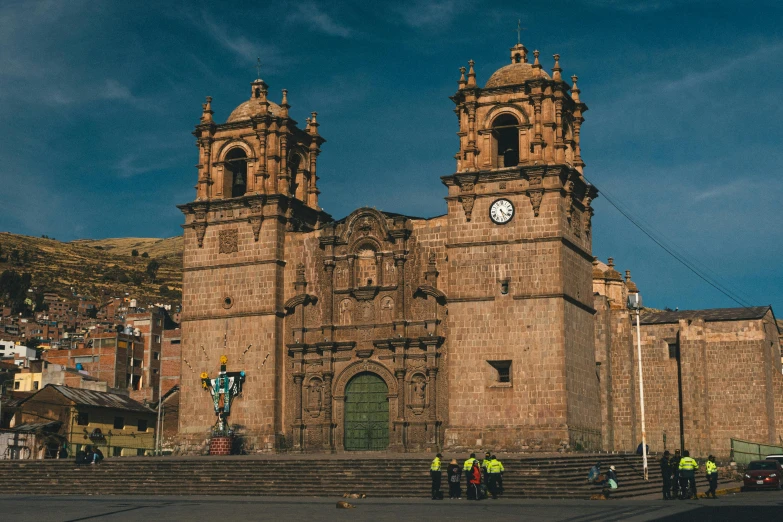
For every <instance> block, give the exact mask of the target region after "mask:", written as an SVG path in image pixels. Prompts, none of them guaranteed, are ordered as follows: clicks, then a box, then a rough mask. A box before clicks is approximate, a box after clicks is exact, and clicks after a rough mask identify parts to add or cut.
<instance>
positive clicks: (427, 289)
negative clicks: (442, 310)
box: [413, 285, 447, 305]
mask: <svg viewBox="0 0 783 522" xmlns="http://www.w3.org/2000/svg"><path fill="white" fill-rule="evenodd" d="M427 296H430V297H434V298H435V300H436V301H437V302H438V304H441V305H445V304H446V301H447V298H446V294H444V293H443V292H441V291H440V290H438V289H437V288H435V287H434V286H431V285H421V286H420V287H418V288H417V289H416V291H415V292H414V293H413V297H424V298H426V297H427Z"/></svg>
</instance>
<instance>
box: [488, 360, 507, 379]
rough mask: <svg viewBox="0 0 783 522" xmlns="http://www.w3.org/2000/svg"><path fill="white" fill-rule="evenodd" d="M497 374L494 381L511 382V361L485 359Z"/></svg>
mask: <svg viewBox="0 0 783 522" xmlns="http://www.w3.org/2000/svg"><path fill="white" fill-rule="evenodd" d="M487 362H488V363H489V364H490V366H492V367H493V368H494V369H495V371H496V372H497V374H496V375H495V382H496V383H499V384H511V361H487Z"/></svg>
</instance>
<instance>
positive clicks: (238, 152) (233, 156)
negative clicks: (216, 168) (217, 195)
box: [223, 148, 247, 198]
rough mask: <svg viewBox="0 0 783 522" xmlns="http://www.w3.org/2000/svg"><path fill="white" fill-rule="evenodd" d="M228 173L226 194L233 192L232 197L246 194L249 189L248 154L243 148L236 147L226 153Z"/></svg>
mask: <svg viewBox="0 0 783 522" xmlns="http://www.w3.org/2000/svg"><path fill="white" fill-rule="evenodd" d="M225 162H226V167H225V169H226V174H225V181H226V185H227V186H225V187H224V191H223V193H224V194H231V197H232V198H238V197H241V196H244V195H245V192H246V191H247V154H246V153H245V151H244V150H243V149H241V148H235V149H231V150H230V151H228V154H226V159H225Z"/></svg>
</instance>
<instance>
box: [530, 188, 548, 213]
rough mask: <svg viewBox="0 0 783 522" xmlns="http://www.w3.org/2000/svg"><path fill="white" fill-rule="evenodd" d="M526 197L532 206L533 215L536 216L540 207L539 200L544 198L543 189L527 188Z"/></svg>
mask: <svg viewBox="0 0 783 522" xmlns="http://www.w3.org/2000/svg"><path fill="white" fill-rule="evenodd" d="M527 197H529V198H530V204H531V205H532V206H533V215H534V216H536V217H538V211H539V209H540V208H541V200H542V199H543V198H544V191H543V190H528V191H527Z"/></svg>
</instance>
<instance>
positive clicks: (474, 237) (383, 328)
mask: <svg viewBox="0 0 783 522" xmlns="http://www.w3.org/2000/svg"><path fill="white" fill-rule="evenodd" d="M509 62H510V63H508V64H507V65H505V66H504V67H501V68H500V69H498V70H497V71H496V72H495V73H494V74H492V76H491V77H490V78H489V79H488V80H487V81H486V83H485V84H484V86H483V87H481V86H480V85H479V83H478V81H477V78H476V74H475V71H474V67H473V65H474V64H473V62H472V61H470V62H468V65H469V66H468V67H467V68H462V69H461V72H462V75H461V77H460V79H459V81H458V87H457V91H456V93H455V94H454V95H453V96H452V97H451V100H452V101H453V102H454V112H455V114H456V116H457V119H458V122H459V132H458V133H457V136H458V140H455V141H458V144H457V143H455V146H456V145H458V152H457V154H456V156H455V158H456V169H455V171H454V172H453V173H451V174H449V175H445V176H442V177H441V180H442V182H443V184H444V185H445V188H446V190H445V191H444V193H445V199H446V206H447V213H446V214H445V215H442V216H438V217H434V218H431V219H421V218H414V217H410V216H405V215H401V214H395V213H390V212H381V211H378V210H375V209H372V208H359V209H357V210H356V211H354V212H353V213H351V214H350V215H348V216H347V217H345V218H343V219H340V220H335V219H333V218H332V216H330V215H329V214H327V213H326V212H324V211H323V210H322V209H321V207H320V206H319V203H318V196H319V192H320V191H319V189H318V179H319V174H318V169H317V167H318V156H319V155H320V154H321V148H322V146H323V145H324V143H325V140H324V138H323V137H321V133H320V131H319V123H318V120H317V115H316V113H315V112H313V113H312V115H311V117H310V118H308V119H307V120H306V121H305V122H304V124H303V125H301V124H299V123H298V122H296V121H294V120H293V119H292V118H291V117H290V115H289V108H290V106H289V104H288V100H287V92H286V91H285V90H283V91H282V96H281V98H279V99H280V102H279V103H276V102H273V101H272V100H271V99H270V98H271V96H270V93H269V87H268V85H267V84H266V83H265V82H264V81H263V80H261V79H257V80H256V81H254V82H252V84H251V85H250V93H249V94H250V96H249V99H248V100H247V101H245V102H244V103H242V104H241V105H239V106H238V107H237V108H236V109H234V111H233V112H232V113H231V115H230V116H229V117H228V120H227V121H226V122H225V123H218V122H215V121H214V120H213V117H212V115H213V111H212V109H211V103H212V100H211V98H207V101H206V103H205V104H204V106H203V112H202V115H201V121H200V123H199V124H198V125H197V126H196V129H195V132H194V135H195V136H196V138H197V145H198V150H199V161H198V182H197V185H196V198H195V200H194V201H192V202H191V203H187V204H184V205H181V206H180V209H181V210H182V212H183V213H184V215H185V224H184V230H185V233H184V238H185V239H184V241H185V249H184V281H183V315H182V358H183V363H182V379H181V392H180V393H181V396H180V420H179V437H180V441H181V444H182V445H183V446H185V447H186V446H188V445H190V446H191V447H197V446H198V445H199V444H203V441H204V439H205V437H207V436H208V434H209V430H210V427H211V426H212V425H213V424H214V422H215V417H214V414H213V412H212V411H211V409H210V408H209V400H208V398H207V397H206V396H205V394H204V391H203V390H202V388H201V382H200V380H199V378H198V374H199V372H201V371H203V370H212V369H214V368H217V365H218V362H217V361H218V359H219V358H220V356H221V355H222V354H225V355H226V356H227V357H228V366H229V370H237V371H239V370H244V371H245V372H246V376H247V377H246V382H245V384H244V392H243V395H242V397H241V398H239V399H238V400H236V401H235V403H234V404H233V406H232V413H231V422H232V423H233V424H234V425H235V426H236V427H237V430H238V433H239V434H240V435H241V436H242V438H243V439H244V442H245V447H246V448H247V449H248V450H250V451H307V452H319V451H320V452H333V451H337V452H340V451H356V450H358V451H361V450H365V451H368V450H384V451H399V452H403V451H422V450H432V449H434V448H447V449H461V448H496V449H498V450H506V451H513V450H555V449H559V448H564V447H570V448H577V449H580V448H584V449H601V448H604V449H613V448H615V447H619V446H626V445H631V446H632V447H631V448H630V449H632V448H633V447H635V443H636V438H635V436H634V432H638V423H636V420H635V417H633V414H630V415H629V414H628V412H629V410H630V409H633V406H632V404H633V396H630V399H629V401H630V402H628V401H626V402H622V401H621V400H620V398H619V396H617V397H615V395H613V393H614V392H613V391H612V390H611V382H612V380H611V379H610V378H604V379H602V378H601V375H600V374H598V373H597V367H598V368H599V369H600V364H601V362H602V361H603V362H604V367H603V370H602V371H604V372H606V371H609V370H611V368H612V366H611V364H610V362H607V359H611V353H610V352H611V350H610V349H609V348H607V346H609V345H610V344H611V343H609V342H608V341H607V342H604V343H603V344H602V345H601V351H599V352H598V355H597V351H596V341H597V339H599V338H600V339H604V340H605V338H606V336H605V333H606V332H604V330H603V329H602V330H601V332H597V331H596V324H597V319H596V317H597V316H596V314H597V308H599V307H598V306H597V305H596V298H597V297H596V296H597V295H598V293H600V292H598V293H597V292H596V287H595V285H596V281H599V282H600V285H603V286H601V288H610V289H611V288H614V287H613V286H612V285H613V284H614V283H617V284H616V285H614V286H617V287H618V288H615V289H613V290H611V291H612V292H614V293H616V294H617V295H616V296H614V297H615V298H616V299H615V300H614V301H613V302H619V301H621V300H622V299H624V296H625V295H626V294H627V292H628V291H629V289H630V291H635V286H634V285H632V283H630V276H628V277H627V281H628V284H626V282H624V281H623V280H622V278H621V277H619V274H617V272H616V271H614V269H613V268H611V263H610V266H608V267H607V266H605V265H601V266H602V267H603V268H601V267H597V266H594V258H593V254H592V246H591V238H592V230H591V217H592V215H593V209H592V208H591V201H593V199H594V198H596V197H597V191H596V189H595V188H594V187H592V186H591V185H590V184H588V183H587V182H586V180H585V178H584V177H583V175H582V172H583V168H584V166H585V164H584V162H583V161H582V157H581V154H580V145H579V136H580V131H581V125H582V123H583V121H584V113H585V111H586V110H587V106H586V105H585V104H584V103H583V102H582V101H581V100H580V97H579V94H580V91H579V89H578V87H577V78H576V76H572V77H571V80H572V82H566V81H565V80H564V79H563V75H562V69H561V68H560V65H559V56H558V55H554V62H553V63H554V65H553V67H552V68H551V74H550V73H548V72H547V71H545V69H544V67H543V65H542V64H541V63H540V61H539V53H538V51H535V52H533V53H532V55H529V53H528V50H527V49H526V48H525V46H524V45H522V44H517V45H515V46H514V47H512V48H511V49H510V60H509ZM323 175H324V176H328V175H329V173H323ZM431 175H433V176H434V175H439V173H432V174H431ZM603 269H606V270H603ZM610 272H611V274H610ZM606 274H610V275H612V274H617V275H618V277H617V279H618V281H615V278H614V276H613V275H612V277H609V276H607V275H606ZM620 287H621V288H620ZM602 291H603V290H602ZM594 294H595V295H594ZM604 294H605V296H608V294H607V293H606V292H604ZM607 298H608V297H607ZM610 308H611V307H610V306H609V305H606V306H604V307H603V308H601V309H602V310H604V309H606V310H609V309H610ZM601 313H602V314H603V315H601V314H599V315H600V321H599V322H600V324H602V325H610V323H611V321H612V319H611V318H610V317H609V315H607V314H609V313H610V312H608V311H607V312H606V313H603V312H601ZM618 320H623V321H626V322H629V321H630V319H629V317H628V314H627V313H625V316H624V317H622V318H621V319H618ZM601 328H604V327H603V326H602V327H601ZM626 330H627V332H626V333H624V334H623V335H625V336H626V337H628V336H629V335H630V333H628V332H630V330H629V329H626ZM623 332H625V330H623ZM601 336H603V337H601ZM620 337H622V336H620ZM626 337H622V338H623V339H625V340H623V341H622V342H619V341H617V337H615V341H614V342H615V344H616V345H617V347H616V352H617V353H618V354H624V355H623V356H625V357H628V354H630V353H632V350H629V349H628V348H627V347H625V344H623V343H626V341H627V339H626ZM628 338H629V337H628ZM628 342H630V341H628ZM607 343H608V344H607ZM615 357H619V356H617V355H616V356H615ZM630 357H633V356H632V355H631V356H630ZM618 360H619V358H618ZM628 366H629V367H630V368H633V366H630V363H629V364H628ZM778 366H779V361H778ZM625 373H626V374H628V375H630V377H629V378H630V379H632V378H633V375H632V372H630V371H625ZM625 377H626V375H624V376H623V378H625ZM615 379H616V382H619V380H618V379H619V377H615ZM631 382H633V381H631ZM607 387H609V388H607ZM626 388H628V389H632V386H626ZM607 397H608V398H609V399H607ZM612 397H615V400H614V402H612V400H611V398H612ZM612 404H617V405H619V404H625V405H626V406H627V408H628V409H624V410H622V411H620V410H619V409H618V410H617V412H613V410H612V408H614V407H615V406H612ZM623 407H624V408H625V406H623ZM616 408H620V406H616ZM615 419H620V420H618V421H617V423H618V424H617V426H615V427H614V428H613V429H614V431H612V434H607V431H608V430H607V428H606V426H610V425H613V422H614V421H615ZM623 419H625V420H623ZM626 421H627V422H626ZM623 423H625V424H623ZM623 433H624V435H622V434H623ZM622 437H625V438H624V439H623V438H622ZM621 439H622V441H621ZM626 439H627V442H623V441H625V440H626ZM625 449H629V448H625Z"/></svg>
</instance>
